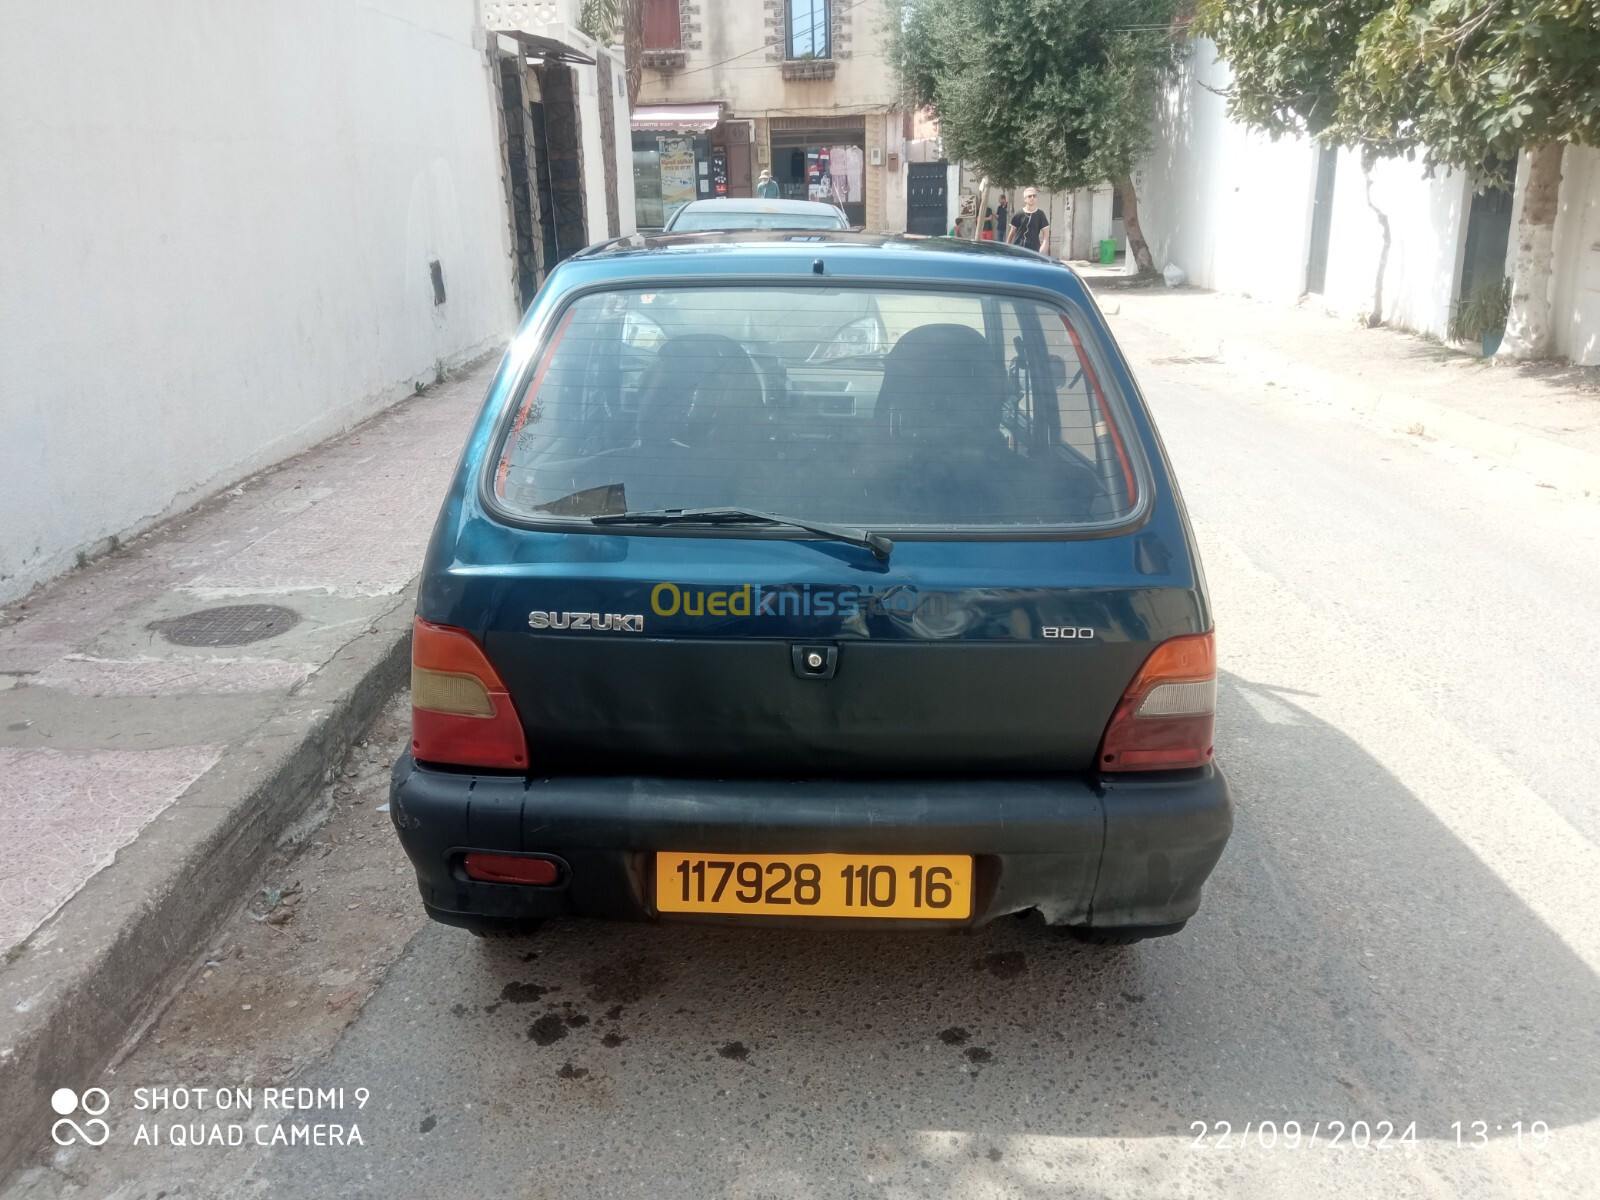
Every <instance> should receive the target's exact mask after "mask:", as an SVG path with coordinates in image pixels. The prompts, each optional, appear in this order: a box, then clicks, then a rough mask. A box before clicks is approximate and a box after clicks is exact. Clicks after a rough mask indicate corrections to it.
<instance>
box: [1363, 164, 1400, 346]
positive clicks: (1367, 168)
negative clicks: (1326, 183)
mask: <svg viewBox="0 0 1600 1200" xmlns="http://www.w3.org/2000/svg"><path fill="white" fill-rule="evenodd" d="M1361 178H1362V180H1363V182H1364V183H1365V184H1366V195H1367V207H1368V208H1370V209H1371V210H1372V215H1373V216H1374V217H1376V218H1377V219H1378V228H1379V229H1381V230H1382V231H1383V243H1382V249H1380V250H1379V251H1378V269H1377V271H1376V272H1374V274H1373V277H1372V310H1371V311H1370V312H1368V313H1367V328H1368V329H1376V328H1377V327H1378V326H1380V325H1382V324H1383V276H1384V273H1385V272H1387V271H1388V269H1389V247H1390V244H1391V243H1392V242H1393V240H1394V237H1393V234H1392V233H1391V232H1390V229H1389V214H1388V213H1386V212H1384V211H1383V209H1381V208H1379V207H1378V206H1377V205H1376V204H1374V203H1373V202H1372V162H1371V160H1370V159H1368V158H1367V156H1366V155H1365V154H1363V155H1362V156H1361Z"/></svg>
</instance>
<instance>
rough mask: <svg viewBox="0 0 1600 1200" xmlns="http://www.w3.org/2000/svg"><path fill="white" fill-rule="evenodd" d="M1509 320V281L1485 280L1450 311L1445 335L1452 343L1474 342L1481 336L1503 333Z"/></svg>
mask: <svg viewBox="0 0 1600 1200" xmlns="http://www.w3.org/2000/svg"><path fill="white" fill-rule="evenodd" d="M1510 316H1511V280H1509V279H1485V280H1483V281H1482V282H1481V283H1479V284H1478V285H1477V286H1476V287H1474V288H1473V289H1472V291H1471V292H1470V293H1469V294H1468V296H1467V298H1466V299H1465V300H1463V301H1462V302H1461V303H1460V304H1458V305H1456V306H1455V307H1454V308H1453V309H1451V311H1450V327H1449V329H1447V330H1446V331H1445V332H1446V333H1448V334H1449V335H1450V340H1451V341H1453V342H1475V341H1477V340H1478V339H1479V338H1481V337H1483V336H1484V334H1488V333H1504V332H1505V330H1506V320H1507V319H1508V318H1509V317H1510Z"/></svg>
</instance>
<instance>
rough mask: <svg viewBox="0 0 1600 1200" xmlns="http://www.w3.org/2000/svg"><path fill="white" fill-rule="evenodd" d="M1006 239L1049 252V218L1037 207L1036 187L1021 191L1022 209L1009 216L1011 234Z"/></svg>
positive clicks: (1028, 247)
mask: <svg viewBox="0 0 1600 1200" xmlns="http://www.w3.org/2000/svg"><path fill="white" fill-rule="evenodd" d="M1006 240H1007V241H1009V242H1010V243H1011V244H1012V245H1013V246H1023V247H1026V248H1027V249H1029V250H1037V251H1038V252H1039V253H1040V254H1049V253H1050V218H1049V217H1047V216H1045V215H1044V210H1043V209H1042V208H1040V207H1039V189H1038V188H1028V189H1027V190H1026V191H1024V192H1023V193H1022V211H1021V212H1019V213H1018V214H1017V215H1016V216H1014V217H1012V218H1011V236H1010V237H1008V238H1007V239H1006Z"/></svg>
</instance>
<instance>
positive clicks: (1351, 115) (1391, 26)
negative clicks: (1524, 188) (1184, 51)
mask: <svg viewBox="0 0 1600 1200" xmlns="http://www.w3.org/2000/svg"><path fill="white" fill-rule="evenodd" d="M1192 28H1193V30H1194V32H1196V33H1199V34H1203V35H1205V36H1208V37H1210V38H1212V39H1213V40H1214V41H1215V42H1216V43H1217V48H1218V50H1219V51H1220V52H1221V54H1222V56H1223V57H1224V58H1225V59H1227V60H1228V64H1229V66H1230V67H1231V68H1232V69H1233V73H1234V83H1233V86H1232V88H1231V89H1230V94H1229V112H1230V114H1231V115H1233V116H1235V117H1237V118H1238V119H1240V120H1242V121H1245V122H1247V123H1249V124H1252V125H1255V126H1257V127H1258V128H1262V129H1265V130H1267V131H1269V132H1271V133H1274V134H1277V133H1283V132H1306V133H1310V134H1313V135H1315V136H1317V137H1319V138H1320V139H1321V140H1323V141H1324V142H1325V143H1327V144H1330V145H1333V144H1338V145H1345V146H1351V147H1356V148H1359V149H1362V150H1363V151H1365V152H1366V154H1367V156H1368V158H1369V159H1370V158H1371V157H1372V156H1375V155H1378V154H1394V153H1407V154H1409V153H1412V152H1417V151H1420V152H1421V154H1422V156H1423V159H1424V161H1425V162H1426V163H1427V165H1428V166H1429V167H1430V168H1431V167H1443V166H1451V167H1461V168H1464V169H1468V170H1473V171H1477V172H1479V174H1480V178H1481V179H1482V180H1483V181H1484V182H1503V181H1504V178H1503V177H1504V168H1505V167H1506V166H1507V165H1509V164H1512V163H1514V162H1515V161H1516V157H1517V152H1518V151H1519V150H1523V149H1528V148H1532V147H1535V146H1540V145H1544V144H1546V143H1548V142H1581V143H1587V144H1589V145H1600V0H1349V2H1347V3H1338V4H1330V3H1326V2H1325V0H1201V2H1200V4H1199V5H1198V8H1197V12H1196V19H1195V22H1194V24H1193V26H1192Z"/></svg>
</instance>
